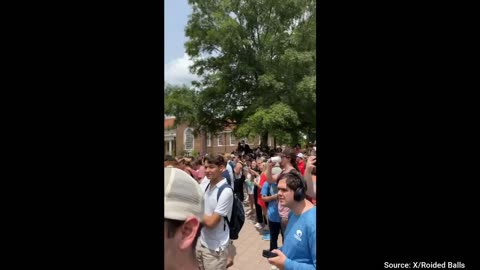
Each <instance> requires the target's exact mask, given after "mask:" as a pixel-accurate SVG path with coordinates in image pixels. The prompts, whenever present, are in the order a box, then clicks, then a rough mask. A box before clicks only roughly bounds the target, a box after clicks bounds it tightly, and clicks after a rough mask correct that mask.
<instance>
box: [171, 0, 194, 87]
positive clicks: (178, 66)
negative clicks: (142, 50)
mask: <svg viewBox="0 0 480 270" xmlns="http://www.w3.org/2000/svg"><path fill="white" fill-rule="evenodd" d="M164 3H165V9H164V10H165V24H164V25H165V30H164V33H165V37H164V46H165V51H164V57H165V60H164V61H165V62H164V65H165V81H166V82H167V83H169V84H176V85H180V84H187V85H188V84H190V81H191V80H193V79H196V77H195V76H194V75H193V74H191V73H190V72H189V71H188V66H190V65H191V64H192V62H191V61H190V60H189V58H188V56H187V55H186V54H185V46H184V43H185V41H187V37H185V26H186V25H187V22H188V16H189V15H190V14H191V13H192V9H191V7H190V5H189V4H188V2H187V0H165V2H164Z"/></svg>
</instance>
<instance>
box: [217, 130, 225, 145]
mask: <svg viewBox="0 0 480 270" xmlns="http://www.w3.org/2000/svg"><path fill="white" fill-rule="evenodd" d="M224 133H225V132H222V133H220V134H218V135H217V146H225V145H223V144H220V136H225V134H224ZM224 139H225V137H224ZM224 143H225V142H224Z"/></svg>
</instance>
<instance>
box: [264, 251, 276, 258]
mask: <svg viewBox="0 0 480 270" xmlns="http://www.w3.org/2000/svg"><path fill="white" fill-rule="evenodd" d="M262 256H263V257H265V258H274V257H277V256H278V254H276V253H273V252H271V251H270V250H266V249H264V250H263V252H262Z"/></svg>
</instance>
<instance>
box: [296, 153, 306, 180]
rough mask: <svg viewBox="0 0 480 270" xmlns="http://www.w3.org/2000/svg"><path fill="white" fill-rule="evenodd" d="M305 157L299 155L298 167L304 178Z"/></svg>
mask: <svg viewBox="0 0 480 270" xmlns="http://www.w3.org/2000/svg"><path fill="white" fill-rule="evenodd" d="M304 157H305V156H304V155H303V154H302V153H298V154H297V166H298V170H299V171H300V173H301V174H302V176H303V175H305V161H304V160H303V159H304Z"/></svg>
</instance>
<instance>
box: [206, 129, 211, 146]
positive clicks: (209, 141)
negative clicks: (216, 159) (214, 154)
mask: <svg viewBox="0 0 480 270" xmlns="http://www.w3.org/2000/svg"><path fill="white" fill-rule="evenodd" d="M207 147H212V133H210V132H209V133H207Z"/></svg>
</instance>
